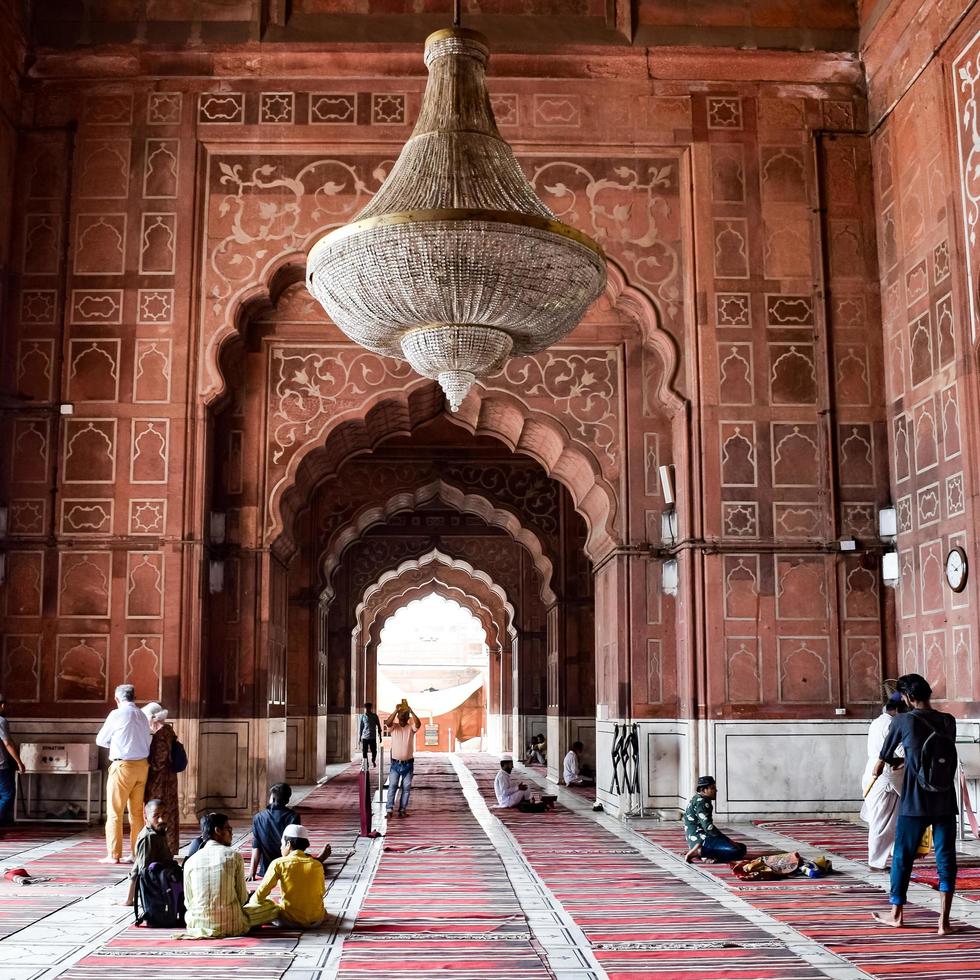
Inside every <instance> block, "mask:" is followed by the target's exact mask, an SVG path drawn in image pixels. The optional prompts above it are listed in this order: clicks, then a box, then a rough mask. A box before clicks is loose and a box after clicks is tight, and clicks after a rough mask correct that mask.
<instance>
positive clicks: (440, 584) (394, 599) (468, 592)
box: [358, 566, 517, 654]
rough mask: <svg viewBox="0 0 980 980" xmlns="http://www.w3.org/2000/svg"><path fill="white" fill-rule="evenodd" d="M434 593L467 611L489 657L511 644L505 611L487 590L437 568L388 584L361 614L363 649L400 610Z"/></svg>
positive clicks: (513, 632)
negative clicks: (477, 623) (481, 632)
mask: <svg viewBox="0 0 980 980" xmlns="http://www.w3.org/2000/svg"><path fill="white" fill-rule="evenodd" d="M432 593H435V594H436V595H440V596H442V598H444V599H450V600H452V601H453V602H456V603H458V604H459V605H460V606H462V607H463V608H465V609H468V610H469V611H470V612H471V613H472V614H473V615H474V616H475V617H476V618H477V619H478V620H479V621H480V623H481V625H482V626H483V628H484V631H485V632H486V636H487V647H488V648H489V649H490V651H491V653H495V654H499V653H502V652H503V648H504V644H505V642H507V641H508V640H510V641H513V640H514V639H515V638H516V636H517V632H516V630H515V629H514V627H513V625H512V624H511V623H510V621H509V619H508V613H507V609H506V608H505V606H504V604H503V603H502V602H500V601H499V599H498V598H497V597H496V596H494V595H493V593H492V592H491V591H490V590H489V589H485V588H482V587H481V584H480V583H478V582H477V580H475V579H473V578H471V577H470V576H469V575H468V573H466V572H463V571H462V570H461V569H452V568H447V567H442V566H440V567H439V568H432V569H429V570H428V571H427V572H426V573H425V574H424V575H423V576H422V577H421V578H418V577H417V576H416V575H414V574H412V573H407V574H403V575H401V576H399V577H398V578H397V579H393V580H392V581H390V582H388V583H387V584H386V585H385V586H384V587H383V588H382V589H380V590H379V591H378V592H376V593H375V596H374V598H373V600H372V602H371V603H370V605H369V606H367V607H366V608H365V609H364V610H363V611H362V614H361V620H360V622H359V625H358V630H359V634H360V636H361V637H362V638H363V640H364V643H365V648H366V649H371V648H372V646H376V645H377V644H378V643H379V642H380V639H381V630H382V628H383V627H384V624H385V622H386V621H387V620H388V619H389V618H390V617H391V616H393V615H394V614H395V613H396V612H397V611H398V610H399V609H401V608H402V607H403V606H406V605H408V604H409V603H410V602H414V601H415V600H416V599H422V598H424V597H425V596H427V595H430V594H432Z"/></svg>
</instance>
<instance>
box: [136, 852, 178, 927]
mask: <svg viewBox="0 0 980 980" xmlns="http://www.w3.org/2000/svg"><path fill="white" fill-rule="evenodd" d="M133 908H134V911H135V913H136V924H137V925H138V926H139V925H147V926H149V927H150V928H151V929H173V928H175V927H177V926H182V925H183V924H184V911H185V909H184V874H183V872H182V871H181V870H180V866H179V865H178V864H177V863H176V862H174V861H171V862H169V863H167V864H161V863H159V862H157V861H154V862H153V864H151V865H150V866H149V867H148V868H146V870H144V871H140V872H139V874H138V875H137V876H136V902H135V904H134V906H133Z"/></svg>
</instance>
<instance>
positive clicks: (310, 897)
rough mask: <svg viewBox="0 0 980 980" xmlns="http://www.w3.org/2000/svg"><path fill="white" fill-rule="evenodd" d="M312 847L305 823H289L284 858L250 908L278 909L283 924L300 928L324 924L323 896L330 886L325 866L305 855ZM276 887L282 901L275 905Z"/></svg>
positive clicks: (267, 876)
mask: <svg viewBox="0 0 980 980" xmlns="http://www.w3.org/2000/svg"><path fill="white" fill-rule="evenodd" d="M309 846H310V835H309V832H308V831H307V829H306V828H305V827H304V826H303V825H302V824H298V823H293V824H290V825H289V826H288V827H287V828H286V829H285V830H284V831H283V832H282V851H281V853H282V857H278V858H276V859H275V860H274V861H273V862H272V863H271V864H270V865H269V867H268V869H267V870H266V872H265V877H264V878H263V879H262V883H261V884H260V885H259V887H258V888H257V889H256V890H255V894H254V895H252V898H251V900H250V901H249V905H251V906H255V907H257V908H262V907H265V906H271V907H274V908H277V909H278V910H279V915H278V919H279V922H280V923H281V924H282V925H286V926H298V927H299V928H300V929H315V928H316V927H317V926H319V925H320V923H321V922H323V915H324V909H323V896H324V895H325V894H326V890H327V887H326V879H325V877H324V873H323V865H322V864H321V863H320V861H318V860H317V859H316V858H315V857H310V855H309V854H307V853H306V851H307V849H308V848H309ZM277 884H278V885H279V888H280V892H281V896H280V900H279V901H278V902H272V901H271V900H270V899H269V898H268V895H269V893H270V892H271V891H272V889H273V888H275V887H276V885H277Z"/></svg>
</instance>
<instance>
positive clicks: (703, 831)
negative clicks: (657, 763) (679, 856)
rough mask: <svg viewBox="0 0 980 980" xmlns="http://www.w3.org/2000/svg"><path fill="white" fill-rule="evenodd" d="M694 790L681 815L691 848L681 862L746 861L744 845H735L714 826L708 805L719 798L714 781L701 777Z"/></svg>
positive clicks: (712, 778) (710, 778) (710, 807)
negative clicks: (697, 859)
mask: <svg viewBox="0 0 980 980" xmlns="http://www.w3.org/2000/svg"><path fill="white" fill-rule="evenodd" d="M696 790H697V792H696V793H695V794H694V796H692V797H691V799H690V801H689V802H688V804H687V809H686V810H685V811H684V836H685V837H686V838H687V843H688V844H689V845H690V848H691V849H690V850H689V851H688V852H687V854H685V855H684V860H685V861H693V860H694V859H695V858H701V860H703V861H741V860H742V858H744V857H745V845H744V844H737V843H736V842H735V841H733V840H732V839H731V838H730V837H727V836H726V835H725V834H723V833H722V832H721V831H720V830H718V828H717V827H715V824H714V806H713V804H712V802H711V801H712V800H713V799H714V798H715V797H716V796H717V795H718V785H717V784H716V783H715V777H714V776H700V777H699V778H698V784H697V787H696Z"/></svg>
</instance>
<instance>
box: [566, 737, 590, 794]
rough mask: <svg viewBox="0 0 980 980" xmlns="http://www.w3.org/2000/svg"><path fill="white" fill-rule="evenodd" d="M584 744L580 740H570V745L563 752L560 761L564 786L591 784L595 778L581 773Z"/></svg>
mask: <svg viewBox="0 0 980 980" xmlns="http://www.w3.org/2000/svg"><path fill="white" fill-rule="evenodd" d="M584 750H585V746H584V745H583V744H582V743H581V742H572V747H571V748H570V749H569V750H568V752H566V753H565V760H564V762H563V763H562V778H563V779H564V780H565V785H566V786H591V785H592V784H593V783H594V782H595V780H593V779H590V778H589V777H588V776H584V775H582V752H583V751H584Z"/></svg>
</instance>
